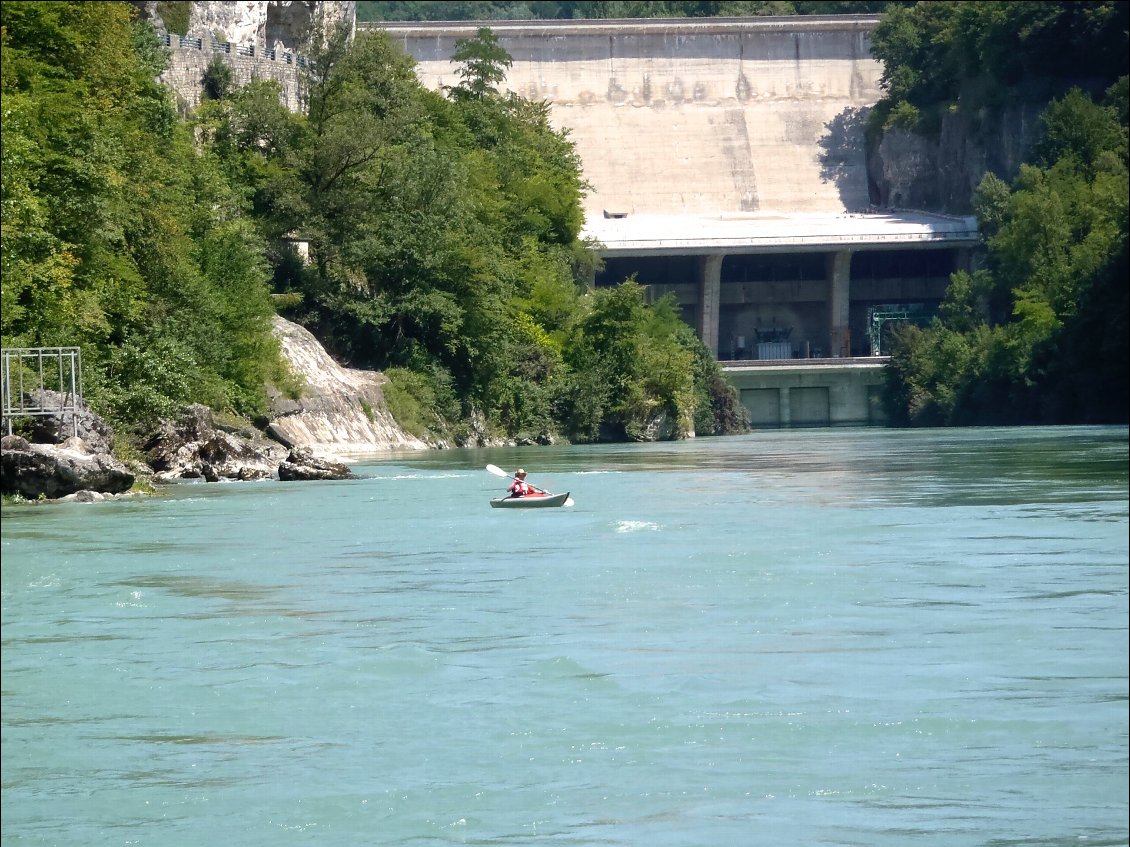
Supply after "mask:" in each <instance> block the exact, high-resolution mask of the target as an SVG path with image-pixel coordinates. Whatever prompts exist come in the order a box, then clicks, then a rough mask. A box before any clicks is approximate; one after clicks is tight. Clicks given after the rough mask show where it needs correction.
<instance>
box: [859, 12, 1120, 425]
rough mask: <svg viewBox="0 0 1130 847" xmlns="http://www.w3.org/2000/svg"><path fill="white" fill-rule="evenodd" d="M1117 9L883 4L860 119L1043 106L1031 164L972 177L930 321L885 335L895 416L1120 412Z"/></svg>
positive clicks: (1069, 419) (875, 125)
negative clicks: (975, 258) (972, 216)
mask: <svg viewBox="0 0 1130 847" xmlns="http://www.w3.org/2000/svg"><path fill="white" fill-rule="evenodd" d="M1128 6H1130V4H1127V3H1123V2H1095V3H994V2H932V3H919V4H915V5H913V6H892V8H890V9H889V10H888V11H887V12H886V14H884V16H883V18H882V20H881V22H880V24H879V27H878V28H877V29H876V31H875V32H874V34H873V37H872V44H873V48H872V49H873V52H874V54H875V56H876V58H878V59H880V60H881V61H882V62H883V65H884V71H883V81H882V84H883V87H884V90H885V92H886V96H885V97H884V99H883V101H882V102H880V103H879V104H877V106H876V108H875V109H874V110H873V111H872V114H871V116H870V118H871V127H870V131H871V132H872V133H873V134H874V133H881V132H883V131H886V130H887V129H890V128H891V127H895V126H901V127H904V128H907V129H910V130H913V131H915V132H919V133H923V134H926V135H931V134H936V133H937V132H938V131H939V128H940V126H941V125H942V123H943V119H944V116H945V115H946V114H954V113H957V112H964V113H966V114H968V115H970V116H973V117H974V118H975V117H976V116H977V115H979V114H983V113H985V112H986V111H993V110H995V109H1000V108H1001V107H1002V105H1003V104H1005V103H1007V102H1009V101H1010V100H1012V99H1015V98H1027V99H1029V100H1032V101H1034V102H1037V103H1040V104H1045V103H1046V104H1047V106H1046V108H1045V110H1044V111H1043V114H1042V118H1041V127H1040V130H1041V131H1040V133H1039V135H1038V138H1037V141H1036V143H1035V145H1034V147H1033V156H1032V159H1031V161H1030V162H1029V163H1027V164H1025V165H1023V166H1022V167H1021V169H1020V173H1019V174H1018V175H1017V176H1016V177H1015V178H1014V179H1012V180H1011V181H1010V182H1009V181H1006V180H1004V179H1002V178H1001V177H1000V176H999V175H996V174H992V173H989V174H986V175H985V176H984V178H983V179H982V181H981V184H980V186H979V188H978V191H977V194H976V197H975V205H976V208H975V213H976V215H977V219H978V221H979V225H980V229H981V234H982V238H983V241H984V244H985V247H986V253H985V256H986V259H985V262H984V266H983V267H981V268H979V269H977V270H976V271H974V272H973V273H972V274H970V273H965V272H962V273H958V274H956V275H955V276H954V278H953V280H952V282H951V284H950V286H949V289H948V292H947V297H946V301H945V303H944V304H943V306H942V309H941V313H940V316H939V318H938V319H937V320H936V321H935V322H934V324H933V325H932V326H931V327H929V328H925V329H920V328H917V327H913V326H908V327H906V328H905V329H904V331H902V332H901V333H899V336H898V338H897V340H896V344H895V345H894V347H893V349H892V354H893V357H892V363H891V366H890V367H889V368H888V370H887V406H888V410H889V412H890V413H891V416H892V419H893V420H894V421H895V422H897V423H904V424H918V425H951V424H1028V423H1109V422H1125V421H1126V420H1127V419H1128V405H1130V396H1128V390H1127V386H1128V382H1130V380H1128V376H1127V362H1128V359H1130V354H1128V350H1127V334H1128V326H1127V290H1128V285H1127V279H1128V273H1127V270H1128V268H1127V233H1128V231H1130V228H1128V224H1127V217H1128V216H1127V205H1128V199H1130V181H1128V179H1127V159H1128V142H1127V113H1128V103H1130V97H1128V92H1127V77H1126V74H1127V62H1128V55H1130V48H1128V40H1127V29H1128V26H1127V11H1128ZM969 123H970V124H971V125H974V126H975V125H976V120H972V121H970V122H969Z"/></svg>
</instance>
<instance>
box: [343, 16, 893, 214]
mask: <svg viewBox="0 0 1130 847" xmlns="http://www.w3.org/2000/svg"><path fill="white" fill-rule="evenodd" d="M876 22H877V18H873V17H868V16H835V17H828V18H817V17H789V18H755V19H750V18H744V19H724V18H713V19H694V20H688V19H678V20H675V19H665V20H646V21H643V20H641V21H636V20H633V21H622V20H620V21H615V22H602V21H555V22H547V21H542V22H537V23H536V24H530V23H521V22H490V23H489V26H490V27H491V29H492V31H494V33H495V34H496V35H497V36H498V39H499V42H500V44H501V45H502V46H503V47H504V48H505V49H506V51H507V52H508V53H509V54H510V55H511V57H512V58H513V65H512V66H511V68H510V71H509V73H508V75H507V78H506V81H505V83H504V85H503V86H502V87H503V88H504V89H505V90H509V91H513V92H515V93H518V94H521V95H522V96H524V97H528V98H532V99H544V100H545V101H547V102H548V103H549V104H550V115H551V120H552V121H553V123H554V125H555V126H556V127H558V128H559V129H567V130H569V132H570V135H571V138H572V140H573V141H574V142H575V144H576V146H577V151H578V153H579V155H580V157H581V160H582V163H583V169H584V174H585V177H586V178H587V179H588V180H589V182H590V183H591V184H592V186H593V189H592V192H591V194H590V195H589V197H588V198H587V200H586V202H585V207H586V212H587V213H588V214H590V215H592V214H595V215H600V214H602V213H603V212H605V211H608V212H612V213H628V214H643V213H648V214H680V215H688V214H697V213H727V212H758V211H791V212H832V213H835V212H842V211H845V210H849V211H850V210H858V209H861V208H865V207H867V206H868V204H869V199H870V198H869V196H868V186H867V170H866V153H865V150H864V144H863V123H864V119H865V117H866V113H867V110H868V109H869V108H870V106H871V105H873V104H874V103H875V102H876V101H877V100H878V99H879V96H880V94H881V91H880V89H879V78H880V74H881V65H880V63H879V62H877V61H876V60H875V59H873V58H872V57H871V54H870V41H869V33H870V31H871V29H873V27H874V25H875V23H876ZM478 25H479V24H465V25H455V24H430V25H429V24H412V25H409V24H380V25H379V26H380V28H382V29H385V30H387V31H388V32H390V34H391V35H392V36H393V38H394V40H395V41H396V42H397V43H398V44H399V45H400V46H401V47H402V48H403V49H404V50H405V52H407V53H408V54H409V55H411V56H412V57H413V58H415V59H416V61H417V73H418V76H419V78H420V80H421V82H422V83H423V84H425V85H426V86H428V87H430V88H433V89H437V90H438V89H440V88H441V87H443V86H454V85H456V84H458V82H459V78H458V76H457V75H456V70H457V67H456V65H454V64H452V63H451V61H450V59H451V56H452V54H453V53H454V51H455V43H456V41H458V40H459V39H462V38H468V37H471V36H473V35H474V31H475V27H476V26H478ZM361 28H362V29H364V28H365V25H362V27H361Z"/></svg>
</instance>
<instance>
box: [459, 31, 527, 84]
mask: <svg viewBox="0 0 1130 847" xmlns="http://www.w3.org/2000/svg"><path fill="white" fill-rule="evenodd" d="M451 61H453V62H456V63H457V64H458V65H459V68H458V69H457V70H456V72H455V73H456V75H457V76H458V77H459V79H460V82H459V85H458V86H456V87H455V88H453V89H450V91H451V93H452V95H453V96H456V97H460V96H466V97H485V96H486V95H488V94H497V93H498V92H497V90H496V88H495V86H496V85H497V84H498V83H500V82H502V81H503V80H504V79H506V71H507V69H508V68H509V67H510V65H511V64H512V63H513V60H512V59H511V57H510V54H509V53H507V52H506V50H504V49H503V47H502V45H501V44H499V43H498V36H497V35H495V34H494V31H493V30H491V29H490V28H488V27H479V29H477V30H476V31H475V35H474V37H473V38H461V39H459V40H458V41H456V42H455V53H454V54H453V55H452V57H451Z"/></svg>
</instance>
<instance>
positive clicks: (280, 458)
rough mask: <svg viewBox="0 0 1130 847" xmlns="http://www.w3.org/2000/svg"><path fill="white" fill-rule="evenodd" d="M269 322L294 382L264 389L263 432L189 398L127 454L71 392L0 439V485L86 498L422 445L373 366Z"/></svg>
mask: <svg viewBox="0 0 1130 847" xmlns="http://www.w3.org/2000/svg"><path fill="white" fill-rule="evenodd" d="M274 330H275V333H276V336H277V337H278V338H279V339H280V343H281V344H282V350H283V354H284V356H285V357H286V358H287V360H288V361H289V362H290V365H291V367H292V369H293V370H294V371H295V373H296V374H297V375H299V376H300V377H301V378H302V380H303V382H304V386H305V387H304V389H303V392H302V394H301V396H300V397H299V398H298V399H296V400H295V399H290V398H286V397H283V396H281V395H279V394H277V393H276V394H274V395H272V410H271V420H270V422H269V424H268V425H267V427H266V432H261V431H259V430H258V429H256V428H255V427H252V426H250V425H246V424H234V425H229V424H227V423H224V422H222V421H221V420H220V419H219V418H218V417H217V416H216V415H215V414H214V413H213V411H212V410H211V409H209V408H207V407H206V406H201V405H192V406H188V407H186V408H184V409H182V410H181V413H180V415H179V416H178V417H177V418H176V419H175V420H168V421H162V422H161V424H160V425H159V426H158V427H157V430H156V431H155V432H154V433H153V434H152V435H151V436H150V437H149V439H148V440H147V441H146V442H145V443H144V444H143V445H142V451H143V452H142V456H141V458H140V459H139V460H134V461H131V462H129V463H128V464H127V463H126V462H124V461H122V460H121V459H119V458H118V457H116V456H115V455H114V454H113V452H112V449H111V448H112V443H113V432H112V431H111V429H110V427H109V426H108V425H107V424H106V422H105V421H104V420H103V419H102V418H100V417H99V416H98V415H96V414H95V413H93V412H92V411H90V410H89V409H88V408H86V407H85V406H84V405H83V404H82V402H81V400H80V402H79V403H78V408H77V410H76V411H74V412H71V411H60V412H59V413H58V414H55V415H43V416H38V417H35V418H32V419H31V420H30V425H29V427H28V428H26V430H25V431H24V433H23V434H22V435H5V436H4V437H3V438H2V439H0V489H2V493H3V494H4V495H5V496H9V497H15V498H19V499H23V500H28V501H35V502H38V501H53V500H77V501H79V502H96V501H98V500H105V499H108V498H115V497H122V496H128V495H129V494H130V493H131V492H133V491H136V490H137V488H138V487H139V486H138V485H137V484H138V483H141V484H142V485H141V486H140V487H141V488H146V489H148V488H152V487H154V486H160V485H165V484H171V483H176V482H181V481H198V480H204V481H207V482H220V481H234V480H257V479H275V480H279V481H284V482H290V481H299V480H326V479H331V480H338V479H355V478H356V476H355V475H354V474H353V473H352V471H351V470H350V468H349V465H348V463H346V462H345V461H344V460H343V459H342V458H341V456H342V455H380V454H381V453H384V452H388V451H391V450H406V449H407V450H416V449H418V450H425V449H429V448H432V447H438V446H442V445H430V444H427V443H425V442H423V441H420V440H419V439H416V438H413V437H412V436H410V435H408V434H407V433H405V432H404V431H402V430H401V429H400V427H399V426H397V424H396V421H395V420H394V419H393V417H392V415H391V414H390V413H389V411H388V408H387V404H386V403H385V401H384V396H383V394H382V393H381V385H383V384H384V383H385V382H386V381H387V380H386V379H385V377H384V376H383V375H382V374H379V373H376V372H369V371H357V370H352V369H348V368H343V367H341V366H340V365H338V364H337V363H336V362H335V361H334V360H333V359H332V358H331V357H330V356H329V354H328V353H326V351H325V349H324V348H323V347H322V346H321V344H319V343H318V341H317V340H316V339H315V338H314V336H313V335H311V334H310V333H309V332H307V331H306V330H305V329H303V328H302V327H300V326H298V325H297V324H294V323H291V322H289V321H286V320H284V319H282V318H276V319H275V326H274ZM32 395H33V397H32V398H31V399H32V400H33V403H32V405H35V406H36V407H38V408H59V409H63V408H64V403H63V398H62V396H61V395H58V394H56V393H54V392H50V391H42V390H41V391H38V392H32Z"/></svg>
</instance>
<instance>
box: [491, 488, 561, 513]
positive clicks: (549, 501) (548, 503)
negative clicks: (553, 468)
mask: <svg viewBox="0 0 1130 847" xmlns="http://www.w3.org/2000/svg"><path fill="white" fill-rule="evenodd" d="M568 499H569V492H568V491H566V492H565V493H564V494H527V495H525V496H523V497H499V498H497V499H495V500H491V501H490V507H491V508H492V509H550V508H552V507H554V506H564V505H566V502H565V501H566V500H568ZM568 505H570V506H571V505H573V504H572V502H570V503H569V504H568Z"/></svg>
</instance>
